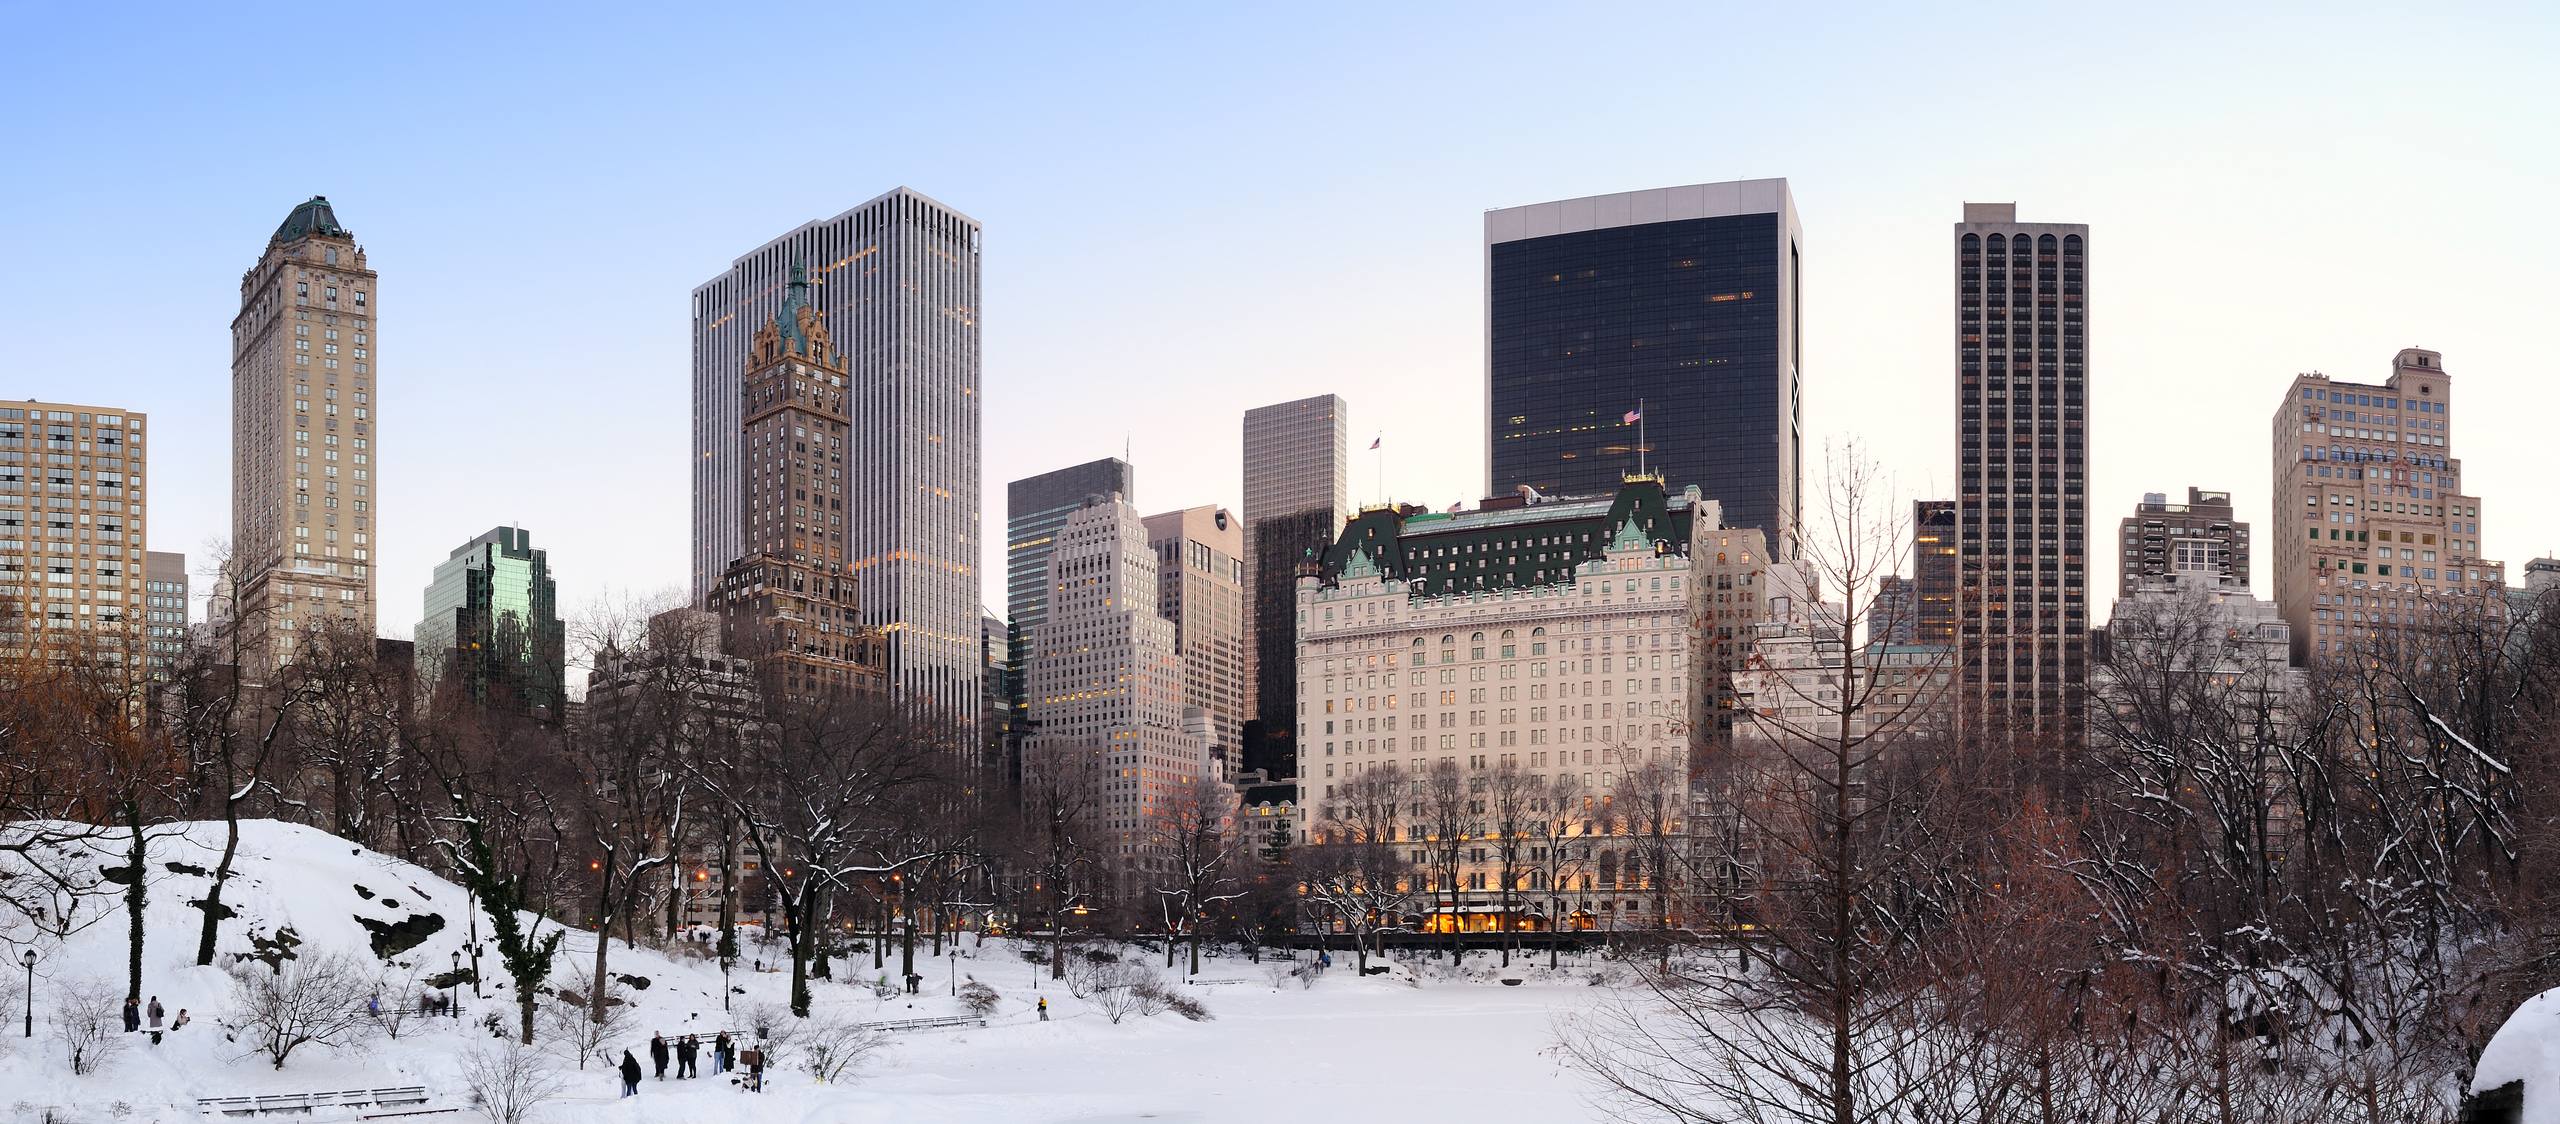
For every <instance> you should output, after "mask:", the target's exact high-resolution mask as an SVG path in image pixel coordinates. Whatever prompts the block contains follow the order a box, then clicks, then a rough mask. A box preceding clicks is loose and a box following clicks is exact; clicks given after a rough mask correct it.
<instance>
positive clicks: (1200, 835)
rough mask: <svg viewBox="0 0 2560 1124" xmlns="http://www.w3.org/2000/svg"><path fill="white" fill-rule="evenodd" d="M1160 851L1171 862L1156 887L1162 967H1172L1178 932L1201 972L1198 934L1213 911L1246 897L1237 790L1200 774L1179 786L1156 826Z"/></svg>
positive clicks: (1194, 966)
mask: <svg viewBox="0 0 2560 1124" xmlns="http://www.w3.org/2000/svg"><path fill="white" fill-rule="evenodd" d="M1152 834H1153V836H1154V840H1153V842H1154V845H1155V850H1156V853H1157V854H1160V855H1162V856H1164V857H1165V859H1166V860H1167V866H1166V869H1165V872H1164V874H1163V876H1162V882H1161V884H1159V885H1158V886H1157V887H1156V888H1155V893H1156V901H1157V904H1158V906H1159V907H1160V908H1161V909H1162V910H1163V912H1164V922H1165V946H1164V966H1165V967H1167V968H1170V967H1173V951H1174V943H1175V939H1176V937H1177V935H1180V936H1187V937H1188V938H1189V939H1190V943H1191V972H1190V974H1192V975H1198V974H1200V933H1201V930H1203V929H1205V928H1207V927H1208V924H1209V918H1210V913H1211V911H1212V910H1214V909H1216V908H1218V907H1219V906H1222V905H1224V904H1225V903H1227V902H1231V901H1234V900H1236V899H1237V898H1240V897H1243V896H1244V891H1243V889H1242V888H1241V887H1240V885H1239V884H1238V882H1237V881H1236V876H1235V868H1236V866H1237V864H1238V861H1239V858H1240V856H1239V852H1240V851H1241V849H1242V846H1243V841H1242V840H1241V839H1240V838H1239V837H1238V835H1237V832H1236V792H1235V789H1233V788H1230V787H1228V786H1227V785H1225V784H1223V783H1220V782H1219V781H1218V779H1217V778H1215V777H1199V778H1196V779H1194V780H1193V781H1192V782H1191V783H1190V784H1188V785H1185V786H1183V787H1181V788H1179V789H1176V790H1175V791H1174V792H1173V794H1172V796H1171V797H1170V798H1169V799H1168V800H1167V802H1166V804H1165V806H1164V807H1163V808H1162V809H1161V811H1160V813H1159V814H1158V816H1157V818H1156V820H1155V822H1154V825H1153V828H1152Z"/></svg>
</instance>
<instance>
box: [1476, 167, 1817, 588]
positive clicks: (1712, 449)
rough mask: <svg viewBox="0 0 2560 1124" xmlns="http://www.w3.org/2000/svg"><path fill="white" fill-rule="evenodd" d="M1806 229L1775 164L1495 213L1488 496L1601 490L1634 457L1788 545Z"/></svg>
mask: <svg viewBox="0 0 2560 1124" xmlns="http://www.w3.org/2000/svg"><path fill="white" fill-rule="evenodd" d="M1802 242H1803V236H1802V233H1801V231H1800V229H1799V228H1798V226H1797V223H1796V215H1795V203H1794V200H1793V198H1792V197H1791V196H1790V195H1789V194H1788V192H1787V181H1785V180H1782V179H1770V180H1744V181H1740V182H1735V183H1718V184H1698V185H1694V186H1689V187H1671V188H1657V189H1654V190H1649V191H1633V192H1625V193H1622V194H1618V195H1602V196H1595V197H1592V198H1588V199H1569V200H1564V201H1562V202H1556V203H1538V204H1533V205H1530V206H1526V207H1510V208H1505V209H1503V210H1498V211H1491V212H1487V213H1486V215H1485V334H1486V358H1485V382H1486V395H1485V398H1486V402H1487V404H1488V405H1489V407H1490V413H1491V424H1490V426H1489V433H1490V450H1489V455H1488V457H1487V461H1486V463H1487V465H1488V466H1489V468H1490V471H1489V473H1488V480H1487V487H1486V494H1488V495H1507V494H1510V493H1513V492H1516V491H1517V490H1518V489H1519V488H1520V487H1521V486H1523V485H1526V486H1528V487H1531V488H1535V489H1537V490H1538V491H1539V492H1541V493H1544V494H1548V495H1607V494H1612V493H1614V492H1615V491H1616V490H1617V489H1618V486H1619V485H1620V484H1621V483H1622V482H1623V481H1624V479H1625V477H1626V475H1627V474H1628V473H1633V472H1636V471H1638V470H1639V469H1640V468H1641V469H1645V470H1649V471H1656V472H1659V473H1661V474H1662V475H1663V477H1664V479H1665V482H1666V484H1667V485H1668V486H1669V487H1671V488H1673V489H1678V488H1681V487H1684V486H1686V485H1689V484H1696V485H1698V487H1699V488H1700V490H1702V491H1703V492H1705V493H1706V495H1707V496H1708V498H1711V499H1717V500H1722V501H1723V502H1724V511H1725V517H1726V520H1727V522H1728V523H1730V524H1731V525H1733V526H1741V527H1758V528H1760V529H1762V530H1763V531H1766V532H1768V533H1769V535H1770V537H1771V538H1772V539H1774V540H1777V541H1779V542H1780V543H1781V544H1782V545H1781V547H1780V549H1781V551H1782V552H1785V553H1788V554H1792V553H1793V548H1792V543H1793V540H1794V531H1795V525H1796V523H1797V521H1798V520H1799V519H1800V518H1801V515H1802V507H1801V500H1800V497H1799V490H1800V487H1801V481H1802V479H1803V469H1804V463H1803V431H1804V416H1803V407H1802V402H1803V385H1804V384H1803V374H1802V364H1801V359H1802V354H1801V352H1802V334H1801V332H1800V331H1799V328H1800V326H1801V325H1800V321H1799V319H1798V316H1797V293H1798V278H1799V276H1800V272H1801V271H1800V266H1801V263H1802V250H1801V246H1802ZM1639 409H1641V414H1642V416H1641V418H1639V417H1638V416H1637V415H1638V412H1639ZM1640 446H1641V447H1640Z"/></svg>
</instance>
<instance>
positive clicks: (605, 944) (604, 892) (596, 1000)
mask: <svg viewBox="0 0 2560 1124" xmlns="http://www.w3.org/2000/svg"><path fill="white" fill-rule="evenodd" d="M603 870H604V878H603V885H602V886H600V887H599V888H598V889H597V891H596V971H595V982H594V986H593V987H592V988H590V989H589V991H588V993H587V1020H588V1021H590V1022H594V1023H597V1024H602V1023H603V1022H604V992H605V988H604V981H605V979H606V977H605V974H604V973H605V952H606V950H608V949H610V948H612V947H613V938H612V937H611V936H609V935H608V934H610V933H612V932H613V864H612V863H610V862H608V863H605V864H604V867H603Z"/></svg>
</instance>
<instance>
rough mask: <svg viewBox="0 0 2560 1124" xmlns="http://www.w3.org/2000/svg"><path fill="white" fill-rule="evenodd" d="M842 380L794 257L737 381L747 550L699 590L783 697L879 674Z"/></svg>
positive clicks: (730, 640)
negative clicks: (855, 535) (854, 519)
mask: <svg viewBox="0 0 2560 1124" xmlns="http://www.w3.org/2000/svg"><path fill="white" fill-rule="evenodd" d="M848 381H849V380H848V379H847V378H846V373H845V362H844V358H843V357H842V355H841V354H839V353H838V352H837V350H836V348H835V342H834V340H833V338H832V337H831V336H830V335H829V334H828V331H827V321H826V318H825V317H824V316H821V315H819V313H818V310H817V309H816V308H814V307H812V306H811V305H810V303H809V280H808V277H807V275H806V274H804V273H803V272H802V271H801V270H800V269H799V268H798V267H796V266H795V267H793V268H792V270H791V279H790V281H789V282H787V283H786V284H785V285H784V287H783V297H782V307H780V308H777V309H775V310H774V313H773V318H772V319H771V320H768V321H766V322H765V323H764V324H762V325H761V326H759V327H757V329H756V334H755V340H754V342H753V344H752V345H750V350H749V353H748V360H747V374H746V380H745V384H744V387H743V389H742V390H741V392H740V393H741V406H740V410H739V423H738V424H739V432H740V434H741V436H740V439H739V442H738V448H739V453H740V456H741V463H742V464H743V465H744V468H745V471H744V473H743V475H744V477H745V479H744V480H743V482H742V483H741V485H740V489H741V490H740V494H739V497H738V510H739V512H740V513H741V515H742V516H743V522H744V524H745V528H746V535H747V542H746V550H745V552H744V553H742V554H740V555H739V556H738V558H737V559H736V560H735V561H732V562H730V563H729V566H728V568H727V569H726V570H725V571H723V572H722V573H721V575H720V582H719V584H718V585H716V586H714V587H713V588H712V591H711V596H710V597H709V598H708V600H709V602H710V604H711V607H712V608H713V609H714V610H715V611H717V612H718V613H719V614H720V616H721V632H722V634H723V638H724V640H725V646H726V647H727V649H728V651H729V653H730V654H732V655H741V656H749V657H752V658H754V659H755V660H756V661H757V662H758V663H759V665H760V669H761V670H762V671H763V672H764V673H765V676H766V683H765V689H766V690H767V691H770V692H774V693H776V694H778V695H779V696H781V697H783V698H807V697H812V696H815V695H818V694H820V693H822V692H831V691H844V690H851V689H861V690H877V689H879V688H880V687H881V686H882V684H881V682H880V674H881V667H880V660H879V656H880V653H879V652H878V647H879V634H878V633H877V631H875V630H874V629H872V628H870V627H868V626H866V625H864V624H863V622H862V606H861V598H860V595H859V593H858V592H857V590H856V589H855V580H854V574H853V567H852V566H851V565H850V564H848V563H847V561H846V557H845V555H846V546H845V543H846V538H847V535H846V524H847V523H848V521H849V518H850V517H849V515H848V514H847V513H846V512H844V511H843V510H842V501H841V497H843V496H845V495H846V494H848V493H850V492H852V491H853V490H854V489H853V487H852V486H851V484H850V483H849V481H848V472H849V469H848V465H847V457H848V456H851V457H853V458H855V460H856V461H857V462H858V460H859V458H860V455H861V454H860V451H859V450H860V446H861V444H862V438H861V436H860V435H859V433H857V432H853V431H851V429H850V425H849V419H848V415H847V413H846V405H845V403H846V399H847V398H848V397H849V394H850V392H849V391H848V389H847V383H848ZM975 616H976V614H974V613H972V614H971V617H972V618H973V627H972V635H973V636H974V635H975V634H976V629H975V627H974V618H975ZM972 650H973V653H974V651H975V644H974V643H973V645H972ZM973 658H974V656H973ZM970 702H971V707H970V712H971V713H975V711H976V705H975V704H976V703H977V702H978V700H975V699H972V700H970Z"/></svg>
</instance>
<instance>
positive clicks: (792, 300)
mask: <svg viewBox="0 0 2560 1124" xmlns="http://www.w3.org/2000/svg"><path fill="white" fill-rule="evenodd" d="M808 307H809V267H808V266H805V265H802V264H801V263H799V262H793V263H791V280H790V281H788V282H786V283H784V285H783V286H782V307H781V308H777V309H775V310H774V312H773V327H774V331H776V332H778V333H780V334H781V337H782V350H783V351H784V352H786V353H799V352H805V351H807V350H809V338H808V337H807V336H806V335H803V334H802V333H801V331H800V322H801V319H802V315H803V313H804V312H805V311H806V310H807V309H808Z"/></svg>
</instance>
